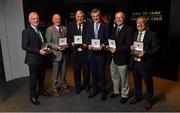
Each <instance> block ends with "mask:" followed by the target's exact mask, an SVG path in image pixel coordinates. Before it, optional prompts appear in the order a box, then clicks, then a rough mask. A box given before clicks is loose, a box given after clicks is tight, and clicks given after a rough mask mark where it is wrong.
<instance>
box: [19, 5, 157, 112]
mask: <svg viewBox="0 0 180 113" xmlns="http://www.w3.org/2000/svg"><path fill="white" fill-rule="evenodd" d="M84 16H85V14H84V12H83V11H81V10H78V11H77V12H76V14H75V20H76V21H75V22H72V23H69V24H68V26H67V28H66V27H65V26H61V16H60V15H59V14H54V15H53V17H52V22H53V25H52V26H50V27H48V28H47V30H46V35H45V36H44V35H43V33H42V32H41V31H39V30H36V28H38V24H39V16H38V14H37V13H36V12H31V13H30V14H29V22H30V26H29V27H28V28H27V29H26V30H24V31H23V35H22V47H23V49H24V50H25V51H26V59H25V63H27V64H28V65H29V70H30V97H31V98H30V99H31V102H32V103H33V104H36V105H38V104H40V102H39V101H38V99H37V97H38V96H37V95H36V81H37V80H38V83H39V94H41V95H45V96H49V94H48V93H47V92H46V91H45V90H44V86H43V84H44V72H45V70H44V69H43V67H44V65H43V60H44V56H46V54H48V53H47V51H46V50H45V49H44V48H42V44H43V43H44V42H46V41H47V42H48V46H49V47H50V48H51V49H52V53H51V54H52V63H53V69H52V89H54V91H55V92H56V94H57V93H58V87H60V88H62V89H64V90H65V91H69V89H68V86H67V84H66V67H67V66H66V65H67V54H66V52H65V50H66V49H65V48H64V47H61V46H58V45H59V38H62V37H63V38H64V37H67V39H68V43H69V46H70V48H71V50H72V51H71V58H72V64H73V72H74V81H75V92H76V93H77V94H79V93H80V92H81V90H82V89H84V90H85V91H86V92H87V93H90V94H89V96H88V98H93V97H94V96H96V95H97V94H98V93H99V92H101V99H102V100H106V98H107V94H108V91H107V87H106V77H105V64H106V55H107V51H105V50H106V49H107V48H108V47H109V45H108V41H107V40H108V38H111V39H113V40H115V42H116V48H110V49H109V51H110V54H111V56H112V60H111V64H110V72H111V78H112V82H113V92H112V93H111V94H110V98H112V99H113V98H116V97H118V96H121V99H120V103H122V104H124V103H126V102H127V100H128V98H129V90H130V86H129V82H128V66H129V62H131V63H130V64H132V67H133V77H134V83H135V91H136V96H135V97H133V98H132V99H131V100H130V103H131V104H135V103H137V102H139V101H140V100H142V98H141V97H142V83H141V82H142V78H143V79H144V82H145V85H146V89H147V97H146V98H145V100H146V103H145V108H146V109H150V108H151V107H152V105H153V101H152V100H153V80H152V74H151V72H152V71H151V69H152V64H153V62H154V59H155V56H156V53H157V52H158V50H159V41H158V39H157V36H156V33H154V32H151V31H149V30H148V29H147V19H146V18H145V17H139V18H138V19H137V21H136V25H137V32H135V33H134V30H133V29H132V28H131V27H130V26H128V25H126V24H125V14H124V13H123V12H117V13H116V14H115V22H116V27H114V28H112V30H111V33H110V35H109V26H108V24H106V23H103V22H102V21H101V16H102V14H101V11H100V10H99V9H93V10H92V11H91V17H92V22H91V23H87V22H84ZM139 34H141V39H140V40H139V37H140V36H139ZM76 36H79V37H82V44H75V43H74V37H76ZM45 37H46V38H45ZM137 37H138V38H137ZM92 39H99V40H100V47H99V50H91V47H92V44H91V40H92ZM133 41H139V42H142V43H143V45H144V46H143V51H140V52H137V51H136V50H135V46H134V45H133ZM130 57H131V58H130ZM130 59H131V60H130ZM81 68H82V72H83V84H81V81H82V80H81ZM58 72H60V75H61V81H60V82H58V79H57V75H59V74H58ZM90 72H91V74H90ZM90 75H92V81H93V85H92V89H93V90H92V92H90V86H89V79H90ZM57 95H58V94H57Z"/></svg>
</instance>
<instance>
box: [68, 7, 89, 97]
mask: <svg viewBox="0 0 180 113" xmlns="http://www.w3.org/2000/svg"><path fill="white" fill-rule="evenodd" d="M84 16H85V14H84V12H83V11H82V10H78V11H76V13H75V21H74V22H71V23H69V24H68V39H69V43H70V45H71V50H72V53H71V59H72V64H73V73H74V82H75V92H76V93H77V94H79V93H80V92H81V90H82V89H84V90H85V91H86V92H87V93H89V63H88V60H87V52H88V47H87V43H86V35H87V23H86V22H84ZM81 68H82V72H83V84H82V85H81V81H82V80H81Z"/></svg>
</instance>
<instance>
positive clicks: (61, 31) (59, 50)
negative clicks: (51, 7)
mask: <svg viewBox="0 0 180 113" xmlns="http://www.w3.org/2000/svg"><path fill="white" fill-rule="evenodd" d="M52 22H53V25H52V26H50V27H48V28H47V30H46V38H47V41H48V43H49V46H50V47H51V48H52V49H53V50H52V54H51V59H52V66H53V67H52V91H53V95H54V96H59V91H58V89H59V88H61V89H62V90H63V91H66V92H70V90H69V88H68V86H67V83H66V70H67V50H66V49H65V48H67V47H68V45H67V37H66V34H67V28H66V27H65V26H62V25H61V16H60V15H59V14H54V15H53V16H52ZM59 73H60V80H61V81H58V75H59Z"/></svg>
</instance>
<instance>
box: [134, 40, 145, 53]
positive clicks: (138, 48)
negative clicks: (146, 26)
mask: <svg viewBox="0 0 180 113" xmlns="http://www.w3.org/2000/svg"><path fill="white" fill-rule="evenodd" d="M133 45H134V47H135V49H134V50H135V51H143V48H144V44H143V42H140V41H134V44H133Z"/></svg>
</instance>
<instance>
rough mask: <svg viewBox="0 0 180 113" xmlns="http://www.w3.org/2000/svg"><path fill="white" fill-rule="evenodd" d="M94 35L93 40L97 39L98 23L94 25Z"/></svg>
mask: <svg viewBox="0 0 180 113" xmlns="http://www.w3.org/2000/svg"><path fill="white" fill-rule="evenodd" d="M94 35H95V39H98V23H96V24H95V29H94Z"/></svg>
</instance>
